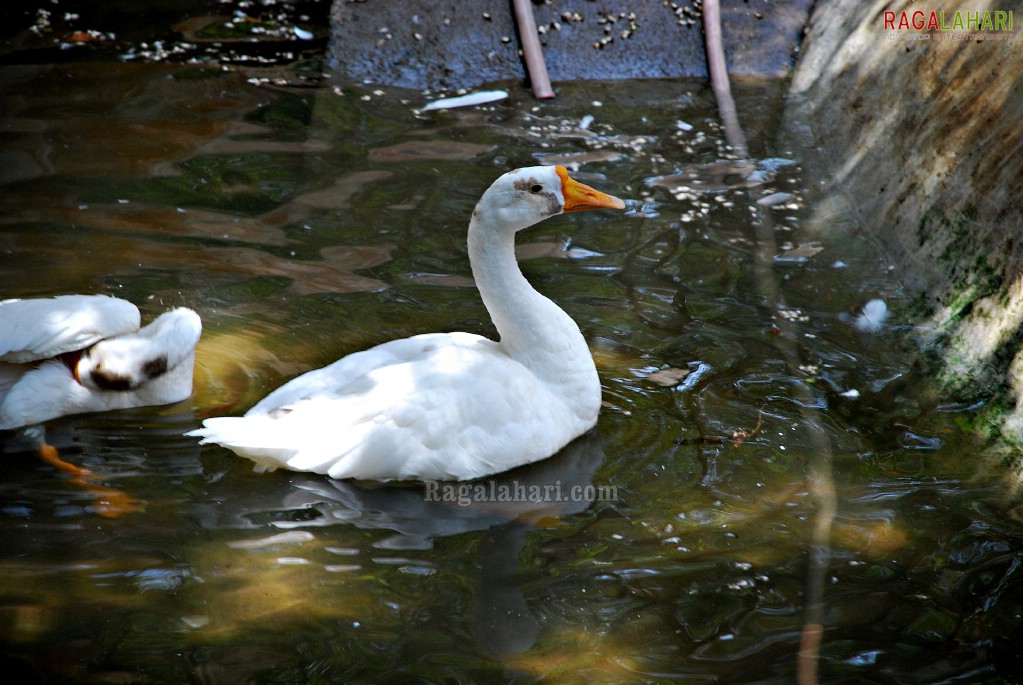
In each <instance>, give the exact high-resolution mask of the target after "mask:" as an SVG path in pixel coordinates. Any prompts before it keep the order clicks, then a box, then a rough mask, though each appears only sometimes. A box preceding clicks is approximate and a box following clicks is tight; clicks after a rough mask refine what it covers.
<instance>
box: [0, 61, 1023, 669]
mask: <svg viewBox="0 0 1023 685" xmlns="http://www.w3.org/2000/svg"><path fill="white" fill-rule="evenodd" d="M0 83H2V84H3V99H2V102H3V104H2V119H3V129H2V134H0V135H2V139H3V148H2V159H3V160H4V164H3V173H2V176H3V179H4V180H5V185H4V186H3V190H2V192H0V207H2V211H0V283H2V284H3V293H2V294H3V296H4V297H31V296H44V295H52V294H58V293H69V292H103V293H111V294H115V295H118V296H120V297H124V298H126V299H129V300H131V301H133V302H136V303H137V304H138V305H139V306H140V308H141V309H142V310H143V318H144V319H145V320H148V319H149V318H151V317H153V316H155V315H156V314H158V313H159V312H161V311H164V310H165V309H167V308H170V307H172V306H175V305H187V306H189V307H192V308H194V309H195V310H196V311H198V312H199V314H200V315H201V316H202V319H203V322H204V335H203V339H202V342H201V343H200V347H199V350H198V355H197V357H198V358H197V367H196V387H195V394H194V397H193V399H192V401H190V402H185V403H182V404H181V405H175V406H171V407H162V408H150V409H139V410H134V411H128V412H115V413H111V414H105V415H95V416H80V417H68V418H65V419H62V420H59V421H55V422H54V423H53V424H51V425H50V426H49V427H48V435H49V438H50V439H51V441H52V442H53V443H54V444H56V445H57V446H58V447H59V448H60V449H61V454H62V456H63V458H64V459H66V460H68V461H72V462H74V463H77V464H82V465H85V466H87V467H88V468H90V469H91V470H93V471H94V472H96V473H97V474H100V476H101V480H100V482H99V483H94V484H93V487H91V488H90V487H83V485H82V484H80V483H75V482H72V481H71V480H69V479H68V478H66V477H64V476H62V475H61V474H59V473H58V472H56V471H55V470H54V469H52V468H51V467H49V466H46V465H44V464H41V463H40V462H38V461H37V460H36V459H35V458H34V457H33V456H32V455H31V454H27V453H24V452H19V451H17V450H16V445H14V444H9V445H8V450H9V451H10V453H9V454H7V455H5V457H4V459H5V462H4V478H3V479H2V484H0V503H2V505H0V536H2V540H3V543H2V547H0V579H2V582H0V636H2V642H3V650H2V652H3V655H4V657H3V658H4V661H5V668H10V669H17V670H16V671H13V672H16V673H19V674H21V675H22V677H23V679H24V682H34V681H39V682H42V681H43V679H44V677H45V679H47V682H67V683H98V682H104V683H111V682H117V683H121V682H123V683H129V682H130V683H165V682H179V683H180V682H195V683H200V682H201V683H240V682H252V683H327V682H338V683H340V682H345V683H348V682H367V683H369V682H373V683H381V682H402V683H405V682H451V683H455V682H458V683H468V682H488V683H489V682H548V683H595V682H608V683H622V682H687V683H688V682H718V683H725V682H727V683H791V682H795V676H796V673H797V668H798V663H799V661H800V660H799V653H800V643H801V639H802V635H803V633H804V632H806V629H805V626H806V625H807V624H813V623H820V624H821V625H822V626H823V636H822V640H821V644H820V647H819V652H818V654H817V656H818V657H819V659H813V660H811V663H816V664H817V667H818V669H819V674H820V680H821V682H829V683H837V682H849V683H902V682H916V683H923V682H953V681H955V682H990V683H1003V682H1012V681H1013V677H1014V676H1013V675H1012V674H1013V673H1014V671H1013V668H1014V666H1015V663H1016V659H1017V657H1018V654H1019V650H1018V646H1017V644H1016V642H1017V640H1015V639H1014V638H1012V637H1011V636H1012V635H1013V634H1017V635H1018V633H1019V629H1020V625H1021V615H1020V606H1021V599H1023V598H1021V596H1020V595H1021V583H1020V578H1021V572H1020V568H1019V567H1020V554H1021V549H1023V527H1021V525H1020V521H1019V516H1018V512H1013V511H1012V510H1010V507H1011V503H1010V501H1009V500H1008V499H1007V497H1006V492H1005V489H1004V487H1003V483H1002V474H1001V473H1000V472H999V470H998V469H997V468H992V466H991V464H990V463H989V462H987V461H985V459H984V458H983V457H982V456H981V449H980V446H978V445H976V444H974V442H973V441H972V440H971V438H970V436H969V435H968V434H967V433H965V432H964V429H963V427H964V426H968V425H969V423H970V421H971V419H972V411H973V410H974V409H975V408H974V407H969V406H963V405H959V404H956V403H954V402H952V401H950V400H948V399H947V398H941V397H937V396H935V395H934V394H933V392H932V391H931V390H930V389H929V385H928V382H927V378H926V377H925V376H924V375H923V372H922V370H921V369H922V366H921V365H920V363H919V361H918V357H919V355H920V349H919V347H918V344H917V334H918V331H917V330H916V329H914V328H913V326H912V325H910V322H908V321H907V320H906V318H905V314H904V312H903V310H902V309H900V307H901V306H902V305H903V304H904V297H905V296H904V294H903V293H902V291H901V290H900V288H899V285H898V278H897V275H898V274H897V272H895V271H893V269H892V268H891V265H889V264H888V263H887V262H886V260H885V259H884V256H883V255H881V254H880V253H879V252H877V251H876V250H875V248H874V246H873V245H871V244H870V243H869V242H867V241H866V240H865V239H864V238H863V237H862V236H861V235H859V234H858V233H857V232H856V230H855V226H854V225H853V224H852V223H851V222H850V221H849V219H848V216H849V215H848V212H847V210H845V209H843V208H842V207H841V205H840V204H835V203H834V201H833V200H834V198H833V197H832V195H831V191H832V190H833V189H832V188H830V187H829V184H828V179H826V178H820V177H818V176H817V175H815V172H814V170H813V166H812V164H811V163H810V155H809V153H808V152H807V151H806V150H804V149H802V148H801V147H800V141H799V137H798V135H796V134H795V133H790V131H798V128H799V127H798V123H799V122H783V117H782V112H783V108H784V101H783V97H782V94H783V91H784V85H783V84H778V83H768V84H760V85H756V84H746V85H740V86H738V87H737V95H738V99H739V112H740V117H741V119H742V121H743V124H744V126H745V128H746V133H747V136H748V138H749V140H750V147H751V153H752V155H753V156H754V157H755V158H756V159H758V160H760V159H765V158H783V159H787V160H793V161H794V162H796V163H795V164H791V165H785V166H779V167H777V168H776V170H774V171H773V172H772V173H769V174H767V176H766V177H765V180H764V181H763V182H761V183H758V184H755V185H745V184H738V185H737V184H735V183H734V181H735V174H733V173H730V172H729V170H728V169H727V168H725V169H724V170H722V168H721V167H720V166H714V163H715V162H717V161H718V160H719V159H721V158H722V157H723V156H724V155H727V153H728V151H727V150H725V149H724V148H723V143H722V142H721V140H720V138H721V136H720V132H719V130H718V127H717V124H716V115H715V109H714V105H713V100H712V96H711V93H710V92H709V90H708V89H705V88H704V87H703V85H702V84H700V83H696V82H692V83H689V82H647V83H643V82H638V83H637V82H632V83H599V84H594V83H587V84H561V85H559V97H558V98H557V99H555V100H552V101H545V102H543V103H539V102H536V101H534V100H532V99H531V98H530V97H529V95H528V92H526V91H524V90H522V89H521V88H519V87H517V86H516V85H514V84H511V89H512V98H511V99H510V100H509V101H507V102H504V103H499V104H496V105H493V106H488V107H485V108H481V109H472V110H465V111H451V112H446V113H445V112H441V113H428V114H425V115H418V114H417V113H416V112H415V109H414V108H415V107H416V106H417V105H421V104H423V102H424V98H423V97H422V95H421V94H419V93H409V92H395V91H389V90H382V91H380V92H379V94H375V93H374V90H373V89H372V88H361V87H351V86H348V85H340V86H338V88H336V89H335V87H334V86H333V85H331V84H326V85H323V86H321V87H317V88H313V87H274V86H272V85H262V86H258V85H253V84H252V83H250V82H248V81H247V75H245V74H241V73H238V72H235V71H231V70H227V71H225V70H221V69H219V68H216V67H211V66H182V65H177V66H170V65H145V64H116V63H114V64H111V63H90V62H85V63H79V64H73V65H70V64H65V65H58V66H8V67H4V68H3V70H2V71H0ZM588 115H589V116H592V117H593V121H592V123H591V124H589V126H588V129H587V130H585V131H584V130H581V129H580V126H579V124H580V122H581V120H582V119H583V118H584V117H587V116H588ZM680 121H681V122H684V123H685V124H688V125H690V126H691V127H692V128H691V130H686V129H687V128H688V127H687V126H680V125H679V122H680ZM570 153H571V154H574V153H600V155H601V156H602V157H603V159H599V158H598V159H596V160H595V161H590V162H587V163H584V164H581V165H580V167H579V170H578V172H577V174H576V176H577V178H579V179H580V180H583V181H585V182H587V183H589V184H591V185H594V186H596V187H598V188H600V189H602V190H605V191H607V192H610V193H613V194H615V195H618V196H620V197H623V198H626V199H627V200H629V210H628V211H627V212H624V213H612V212H599V213H596V212H591V213H583V214H578V215H571V216H564V217H558V218H556V219H554V220H550V221H547V222H545V223H543V224H541V225H540V226H537V227H536V228H534V229H531V230H529V231H527V232H525V233H524V234H522V235H521V236H520V243H521V244H522V245H523V252H522V254H521V257H522V260H523V269H524V272H525V273H526V275H527V277H529V278H530V280H531V281H532V282H533V283H534V285H535V286H536V287H537V288H538V289H539V290H540V291H542V292H543V293H545V294H547V295H548V296H550V297H551V298H552V299H554V300H555V301H557V302H558V303H560V304H561V305H562V306H563V307H564V308H565V309H566V310H567V311H568V312H569V313H570V314H571V315H572V316H573V317H574V318H575V319H576V321H577V322H579V324H580V327H581V328H582V330H583V333H584V334H585V336H586V338H587V339H588V340H589V341H590V343H591V347H592V349H593V352H594V356H595V358H596V360H597V364H598V369H599V371H600V375H601V380H602V384H603V389H604V399H605V407H604V409H603V412H602V414H601V418H600V422H599V424H598V426H597V428H596V429H595V430H594V431H593V432H592V433H591V434H588V435H587V436H584V438H582V439H580V440H579V441H577V442H576V443H573V444H572V445H571V446H570V447H569V448H567V449H566V450H565V451H563V452H562V453H561V454H559V455H557V456H556V457H554V458H553V459H551V460H549V461H547V462H544V463H542V464H539V465H537V466H535V467H532V468H530V469H525V470H523V471H520V472H515V473H512V474H507V475H504V476H501V477H498V478H496V479H493V480H492V481H486V482H485V483H484V484H483V486H485V487H487V488H494V489H492V490H489V491H487V492H491V493H496V492H498V490H497V488H498V487H505V488H509V489H510V490H506V491H514V487H516V486H523V487H525V486H529V485H541V486H542V485H557V486H559V487H561V488H562V492H564V493H569V492H575V493H577V496H576V497H566V499H568V500H570V501H565V502H553V501H550V498H548V500H547V501H544V502H541V503H539V504H532V503H529V502H522V501H518V502H480V501H473V502H471V503H470V504H469V505H468V506H461V505H460V504H459V503H458V502H457V501H454V502H444V501H427V499H429V498H427V497H425V496H424V494H425V493H424V491H423V490H422V489H420V488H414V487H379V486H374V485H372V484H357V483H349V482H333V481H330V480H329V479H326V478H322V477H319V476H312V475H305V474H295V473H285V472H275V473H272V474H256V473H253V472H252V470H251V465H250V464H249V463H248V462H245V461H244V460H242V459H240V458H238V457H236V456H234V455H233V454H231V453H229V452H227V451H225V450H223V449H221V448H219V447H215V446H205V447H199V446H198V445H197V443H196V441H195V440H194V439H192V438H186V437H184V436H183V435H182V434H183V433H184V432H185V431H187V430H190V429H192V428H194V427H195V426H196V425H197V424H198V422H199V421H200V420H201V419H202V418H203V417H205V416H209V415H220V414H224V413H235V414H240V413H242V412H244V411H245V410H246V409H247V408H248V407H249V406H251V405H252V404H253V403H254V402H255V401H256V400H257V399H258V398H260V397H262V396H263V395H265V394H266V393H267V392H269V391H270V390H272V389H273V388H275V387H277V386H279V385H280V384H281V383H282V382H284V381H285V380H287V379H288V378H291V377H293V376H295V375H297V374H299V373H301V372H303V371H305V370H308V369H311V368H315V367H318V366H322V365H325V364H327V363H329V362H331V361H333V360H334V359H336V358H338V357H339V356H341V355H344V354H346V353H349V352H353V351H355V350H358V349H362V348H364V347H366V346H368V345H371V344H374V343H377V342H381V341H384V340H388V339H391V338H397V337H403V336H407V335H412V334H415V333H420V332H426V331H435V330H445V331H447V330H465V331H470V332H475V333H482V334H491V332H492V328H491V326H490V323H489V321H488V319H487V316H486V312H485V310H484V309H483V307H482V305H481V303H480V302H479V299H478V297H477V295H476V292H475V290H474V289H473V288H472V285H471V280H470V273H469V265H468V261H467V257H466V252H465V244H464V243H465V227H466V224H467V221H468V216H469V214H470V212H471V210H472V207H473V205H474V204H475V202H476V199H477V198H478V196H479V195H480V193H481V192H482V191H483V189H484V188H485V187H486V186H487V185H488V184H489V182H490V181H491V180H493V179H494V178H495V177H496V176H498V175H499V174H500V173H501V172H502V171H504V170H506V169H508V168H512V167H516V166H524V165H529V164H535V163H537V162H538V158H537V156H536V155H538V154H540V155H562V154H570ZM608 153H611V154H608ZM544 159H545V161H556V159H558V158H555V157H545V158H544ZM681 168H685V169H690V170H694V173H696V174H697V175H698V176H700V178H702V179H703V180H705V181H707V183H705V184H704V186H701V187H708V186H713V185H714V183H715V182H717V181H721V180H722V179H724V180H725V181H726V183H725V186H726V187H725V188H724V189H723V190H720V191H716V192H712V193H704V192H694V193H693V194H692V197H691V199H685V198H684V199H677V198H676V197H675V196H674V195H673V194H672V193H671V192H670V191H669V190H668V189H665V188H661V187H654V186H650V185H648V184H647V183H646V179H648V178H650V177H652V176H656V175H659V174H666V173H673V172H675V171H677V170H679V169H681ZM775 191H784V192H789V193H792V194H793V198H792V200H790V201H789V202H788V203H786V204H787V205H788V206H781V207H775V208H770V209H768V208H764V207H760V206H759V205H757V204H756V200H757V199H759V198H761V197H763V196H765V195H767V194H768V193H770V192H775ZM704 205H706V206H704ZM800 245H802V246H804V247H805V246H809V247H813V248H822V249H820V251H817V252H816V253H815V254H812V255H810V256H809V257H803V258H802V260H800V259H791V258H787V257H786V255H788V257H791V252H789V251H790V250H791V249H793V248H797V247H799V246H800ZM808 252H814V250H809V251H808ZM803 254H804V255H805V254H807V252H806V251H804V253H803ZM878 297H879V298H882V299H884V300H886V301H887V302H888V304H889V306H890V307H891V309H892V312H893V313H892V316H891V318H890V319H889V320H888V322H887V323H886V325H885V326H884V327H883V328H882V329H881V330H880V331H878V332H877V333H861V332H859V331H857V330H856V329H855V328H854V327H853V325H852V322H853V319H854V317H855V315H856V311H857V310H858V308H859V307H861V306H862V305H863V304H864V303H865V302H866V301H867V300H869V299H872V298H878ZM662 369H668V370H673V369H674V370H679V371H677V372H676V375H675V376H674V380H673V381H665V383H666V384H661V383H658V382H657V379H658V378H659V376H657V375H654V376H653V377H651V374H654V373H655V372H657V371H659V370H662ZM851 391H856V393H858V396H855V393H853V392H851ZM97 485H99V486H102V487H104V488H108V490H107V491H104V492H99V493H97V491H96V486H97ZM572 488H578V489H576V490H572ZM111 492H115V493H121V494H122V495H123V496H124V497H126V498H130V500H133V501H134V502H135V503H136V504H137V505H139V506H140V507H144V511H136V512H131V511H128V512H124V513H123V514H121V515H119V516H109V515H108V516H104V515H101V513H102V512H101V511H100V510H99V508H98V506H97V502H98V501H99V500H103V499H104V498H107V499H109V497H110V496H111ZM466 493H467V491H466V492H463V494H466ZM832 493H833V500H832V499H830V495H831V494H832ZM456 494H457V493H456ZM484 494H486V493H484ZM598 495H600V496H599V497H598ZM829 501H833V503H834V506H835V511H834V517H833V518H830V517H828V516H827V515H826V514H827V512H828V502H829ZM462 504H465V502H464V501H463V502H462ZM107 513H108V514H109V513H111V512H109V511H108V512H107ZM113 513H116V512H113ZM829 524H830V525H829ZM822 531H823V532H822ZM5 672H7V671H5Z"/></svg>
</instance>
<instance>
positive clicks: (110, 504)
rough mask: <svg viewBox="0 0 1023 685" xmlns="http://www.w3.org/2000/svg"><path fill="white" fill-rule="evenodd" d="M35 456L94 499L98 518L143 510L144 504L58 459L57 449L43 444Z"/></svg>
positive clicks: (82, 468) (89, 472)
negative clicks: (68, 478)
mask: <svg viewBox="0 0 1023 685" xmlns="http://www.w3.org/2000/svg"><path fill="white" fill-rule="evenodd" d="M36 454H38V455H39V458H40V459H42V460H43V461H45V462H46V463H47V464H49V465H50V466H53V467H54V468H56V469H57V470H58V471H62V472H63V473H66V474H68V475H69V476H71V482H72V483H74V484H75V485H78V486H80V487H82V488H83V489H84V490H85V491H86V492H88V493H89V494H90V495H92V497H93V499H95V501H96V504H95V510H96V513H97V514H99V515H100V516H105V517H107V518H117V517H118V516H122V515H123V514H131V513H135V512H139V511H144V510H145V503H144V502H143V501H142V500H137V499H134V498H132V497H129V496H128V495H127V494H126V493H124V492H122V491H120V490H118V489H116V488H110V487H107V486H105V485H100V484H98V483H97V481H98V478H97V476H96V475H95V474H94V473H93V472H92V471H90V470H89V469H87V468H85V467H82V466H76V465H74V464H72V463H70V462H67V461H64V460H63V459H61V458H60V454H59V453H58V452H57V448H56V447H54V446H53V445H50V444H47V443H44V444H42V445H40V446H39V447H37V448H36Z"/></svg>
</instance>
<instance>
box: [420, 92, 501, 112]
mask: <svg viewBox="0 0 1023 685" xmlns="http://www.w3.org/2000/svg"><path fill="white" fill-rule="evenodd" d="M507 97H508V92H507V91H504V90H481V91H479V92H478V93H469V94H468V95H460V96H458V97H454V98H441V99H439V100H434V101H433V102H428V103H426V105H424V106H423V107H422V108H421V109H420V110H419V111H420V112H429V111H430V110H435V109H454V108H455V107H471V106H473V105H485V104H486V103H488V102H497V101H498V100H504V99H505V98H507Z"/></svg>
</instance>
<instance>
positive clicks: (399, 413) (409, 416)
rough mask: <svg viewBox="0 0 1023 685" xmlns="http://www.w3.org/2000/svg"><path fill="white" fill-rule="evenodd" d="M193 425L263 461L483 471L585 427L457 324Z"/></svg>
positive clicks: (435, 475)
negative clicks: (241, 412)
mask: <svg viewBox="0 0 1023 685" xmlns="http://www.w3.org/2000/svg"><path fill="white" fill-rule="evenodd" d="M595 418H596V417H593V419H594V420H595ZM589 423H590V425H592V421H590V422H589ZM203 425H204V428H202V429H200V430H197V431H194V432H193V433H192V434H193V435H199V436H202V437H203V439H204V440H203V441H204V442H216V443H219V444H221V445H223V446H225V447H227V448H229V449H231V450H233V451H235V452H237V453H238V454H241V455H243V456H246V457H249V458H250V459H253V460H254V461H256V462H257V464H259V465H260V466H263V467H267V468H276V467H284V468H289V469H292V470H296V471H312V472H316V473H325V474H328V475H330V476H331V477H334V478H365V479H377V480H388V479H410V478H415V479H424V480H426V479H438V480H441V479H456V480H464V479H468V478H475V477H479V476H483V475H488V474H491V473H496V472H499V471H504V470H507V469H509V468H513V467H515V466H519V465H522V464H526V463H529V462H532V461H535V460H537V459H541V458H544V457H547V456H549V455H550V454H553V453H554V452H555V451H557V450H558V449H560V448H561V447H562V446H564V445H565V444H567V443H568V442H569V441H570V440H571V439H572V438H573V437H574V436H575V435H577V434H579V432H581V430H586V429H587V428H589V427H590V426H589V425H587V426H582V427H581V426H580V418H579V417H577V416H575V415H574V414H573V412H572V411H571V410H570V409H569V408H568V407H566V406H565V405H564V402H563V400H560V399H558V398H556V397H555V396H554V395H552V394H551V392H550V391H549V390H548V389H547V388H546V387H545V385H544V384H543V383H542V382H540V381H539V380H537V378H536V377H535V376H534V375H533V374H531V373H528V372H526V370H525V369H524V368H523V367H522V366H521V365H520V364H519V363H518V362H516V361H514V360H512V359H510V358H509V357H508V356H507V355H506V354H505V353H504V351H503V350H502V349H501V347H500V346H499V345H498V344H497V343H495V342H493V341H491V340H487V339H486V338H482V337H479V336H476V335H471V334H468V333H439V334H427V335H420V336H415V337H412V338H407V339H403V340H395V341H392V342H389V343H384V344H383V345H378V346H377V347H374V348H371V349H369V350H366V351H364V352H358V353H355V354H352V355H349V356H347V357H345V358H343V359H341V360H339V361H337V362H335V363H334V364H332V365H330V366H327V367H324V368H322V369H318V370H316V371H311V372H309V373H307V374H305V375H303V376H299V377H298V378H295V379H294V380H292V381H291V382H289V383H287V384H286V385H284V386H282V387H281V388H279V389H278V390H277V391H275V392H273V393H271V394H270V395H268V396H267V397H266V398H265V399H264V400H262V401H261V402H259V403H258V404H257V405H256V406H254V407H253V408H252V409H251V410H249V412H248V413H246V414H245V416H243V417H234V418H232V417H226V418H214V419H207V420H206V421H205V422H204V423H203ZM580 427H581V430H580ZM523 445H525V446H526V447H525V448H524V447H523Z"/></svg>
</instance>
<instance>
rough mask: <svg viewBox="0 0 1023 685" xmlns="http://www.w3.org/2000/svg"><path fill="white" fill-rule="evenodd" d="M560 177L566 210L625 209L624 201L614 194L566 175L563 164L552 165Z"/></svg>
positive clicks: (566, 170)
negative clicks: (603, 191) (601, 190)
mask: <svg viewBox="0 0 1023 685" xmlns="http://www.w3.org/2000/svg"><path fill="white" fill-rule="evenodd" d="M554 169H555V171H557V172H558V176H559V177H561V194H562V195H564V196H565V211H566V212H581V211H583V210H585V209H625V203H624V202H622V201H621V200H620V199H619V198H617V197H615V196H614V195H608V194H607V193H602V192H600V191H599V190H596V189H595V188H591V187H589V186H588V185H586V184H585V183H580V182H579V181H577V180H575V179H574V178H572V177H571V176H569V175H568V169H566V168H565V167H563V166H556V167H554Z"/></svg>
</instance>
